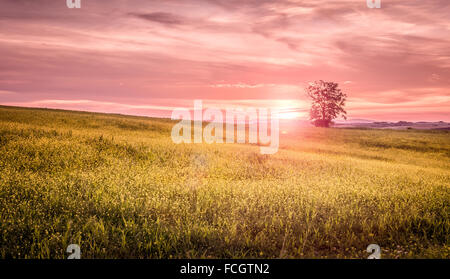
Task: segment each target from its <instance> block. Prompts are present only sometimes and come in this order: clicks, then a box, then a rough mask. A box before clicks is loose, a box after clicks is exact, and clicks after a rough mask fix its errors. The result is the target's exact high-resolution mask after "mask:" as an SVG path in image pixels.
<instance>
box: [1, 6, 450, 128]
mask: <svg viewBox="0 0 450 279" xmlns="http://www.w3.org/2000/svg"><path fill="white" fill-rule="evenodd" d="M82 1H83V0H82ZM449 10H450V4H449V2H448V1H445V0H440V1H438V0H432V1H420V2H419V1H408V0H402V1H384V2H383V5H382V8H381V9H368V8H367V7H366V4H365V1H363V0H345V1H334V2H333V1H331V2H330V1H325V0H321V1H313V0H309V1H294V0H281V1H237V0H236V1H235V0H227V1H225V0H215V1H197V0H195V1H194V0H182V1H172V0H168V1H144V0H136V1H132V2H131V1H119V0H113V1H108V2H107V3H106V2H105V1H83V5H82V8H81V9H67V8H66V7H65V1H50V0H43V1H2V4H1V9H0V53H2V63H0V92H13V94H11V93H9V94H5V93H0V103H1V104H22V105H33V104H35V105H36V104H45V103H46V102H47V105H49V104H48V100H65V102H66V103H64V102H59V103H58V102H53V103H51V105H52V106H53V107H58V108H71V109H88V110H93V111H105V112H111V111H114V112H121V113H129V114H133V113H138V114H143V113H148V114H149V115H153V116H154V115H158V113H161V111H164V110H159V109H158V108H160V106H161V107H166V108H170V107H175V106H177V102H176V101H175V100H187V101H189V102H191V101H192V100H193V99H205V100H216V101H217V102H219V101H222V102H224V104H226V103H227V100H228V101H230V100H231V101H232V102H239V100H299V102H297V103H296V104H297V105H298V107H297V109H298V110H299V111H302V112H303V111H304V110H305V109H307V100H306V97H305V95H304V93H303V91H302V88H303V87H302V86H303V85H304V84H306V83H307V82H309V81H312V80H317V79H324V80H332V81H338V82H340V84H341V87H342V88H343V89H344V91H345V92H346V93H347V94H348V96H349V102H348V104H349V105H348V113H349V117H358V118H373V119H381V118H385V117H390V118H392V120H414V119H417V120H422V119H428V120H447V121H450V114H449V113H448V111H450V106H449V102H448V96H449V95H450V90H449V89H450V79H449V78H448V77H450V47H449V46H450V22H449V18H448V11H449ZM186 11H189V12H186ZM78 100H89V103H80V102H79V101H78ZM162 100H164V101H162ZM69 101H72V103H67V102H69ZM39 102H40V103H39ZM139 106H146V107H145V108H143V107H139ZM406 110H408V111H406ZM387 115H388V116H387Z"/></svg>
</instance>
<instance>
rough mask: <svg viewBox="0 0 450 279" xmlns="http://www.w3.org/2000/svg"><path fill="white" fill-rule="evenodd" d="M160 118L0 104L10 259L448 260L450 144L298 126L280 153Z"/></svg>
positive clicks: (443, 136)
mask: <svg viewBox="0 0 450 279" xmlns="http://www.w3.org/2000/svg"><path fill="white" fill-rule="evenodd" d="M174 123H175V122H172V121H170V120H162V119H151V118H144V117H131V116H120V115H107V114H94V113H84V112H69V111H58V110H43V109H24V108H13V107H0V257H1V258H66V257H67V256H68V254H67V253H66V252H65V249H66V247H67V245H69V244H71V243H77V244H79V245H80V246H81V256H82V257H83V258H366V257H367V256H368V253H367V252H366V251H365V249H366V247H367V246H368V245H369V244H371V243H376V244H378V245H380V246H381V248H382V254H381V256H382V257H383V258H416V257H420V258H423V257H425V258H450V247H449V227H450V226H449V225H450V224H449V222H450V219H449V205H450V133H449V132H448V131H416V130H408V131H393V130H368V129H367V130H360V129H319V128H308V129H299V130H298V131H296V132H295V133H289V134H288V135H282V138H281V139H280V144H281V146H280V150H279V151H278V153H276V154H275V155H261V154H260V153H259V147H258V146H252V145H244V144H213V145H208V144H181V145H176V144H173V143H172V141H171V139H170V131H171V128H172V126H173V125H174Z"/></svg>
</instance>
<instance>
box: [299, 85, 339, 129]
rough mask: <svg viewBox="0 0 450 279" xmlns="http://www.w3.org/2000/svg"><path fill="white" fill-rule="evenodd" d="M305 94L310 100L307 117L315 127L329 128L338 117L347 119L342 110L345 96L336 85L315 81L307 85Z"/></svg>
mask: <svg viewBox="0 0 450 279" xmlns="http://www.w3.org/2000/svg"><path fill="white" fill-rule="evenodd" d="M306 93H307V94H308V96H309V97H310V98H311V99H312V105H311V110H310V112H309V117H310V119H311V120H312V122H313V124H314V125H315V126H316V127H329V126H330V123H331V122H332V120H333V119H335V118H336V117H338V116H342V117H343V118H344V119H347V116H346V114H347V112H346V111H345V110H344V106H345V100H346V98H347V95H346V94H345V93H343V92H342V91H341V89H339V88H338V84H337V83H335V82H326V81H323V80H319V81H315V82H313V83H310V84H309V86H308V87H307V88H306Z"/></svg>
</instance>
